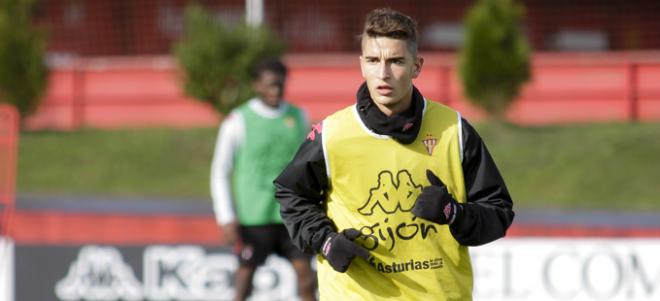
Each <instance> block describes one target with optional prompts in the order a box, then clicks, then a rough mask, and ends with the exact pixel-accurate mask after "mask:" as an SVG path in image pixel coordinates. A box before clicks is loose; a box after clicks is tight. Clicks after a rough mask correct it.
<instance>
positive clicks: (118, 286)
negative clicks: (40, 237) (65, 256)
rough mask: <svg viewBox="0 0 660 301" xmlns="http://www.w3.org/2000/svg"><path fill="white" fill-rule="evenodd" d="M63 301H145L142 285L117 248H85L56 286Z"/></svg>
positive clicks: (58, 295)
mask: <svg viewBox="0 0 660 301" xmlns="http://www.w3.org/2000/svg"><path fill="white" fill-rule="evenodd" d="M55 294H56V295H57V297H58V298H60V299H62V300H120V299H121V300H142V299H143V297H144V296H143V292H142V284H141V283H140V282H139V281H138V280H137V279H136V278H135V275H134V274H133V269H132V268H131V267H130V266H129V265H127V264H126V263H124V260H123V258H122V256H121V254H120V253H119V251H118V250H117V249H116V248H113V247H101V246H86V247H84V248H83V249H82V250H81V251H80V253H79V254H78V259H77V260H76V261H75V262H74V263H73V264H71V267H70V268H69V273H68V274H67V275H66V278H64V279H62V280H60V281H59V282H57V284H56V286H55Z"/></svg>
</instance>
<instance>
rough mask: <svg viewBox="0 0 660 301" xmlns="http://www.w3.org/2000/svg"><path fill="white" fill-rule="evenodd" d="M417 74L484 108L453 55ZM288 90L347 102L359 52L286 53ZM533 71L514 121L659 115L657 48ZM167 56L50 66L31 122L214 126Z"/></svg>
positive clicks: (546, 58) (433, 58)
mask: <svg viewBox="0 0 660 301" xmlns="http://www.w3.org/2000/svg"><path fill="white" fill-rule="evenodd" d="M425 58H426V63H425V65H424V68H423V71H422V75H421V76H420V78H419V79H417V80H416V81H415V85H417V86H418V87H419V88H420V89H421V91H422V92H423V94H424V95H425V96H426V97H427V98H429V99H433V100H436V101H440V102H443V103H447V104H449V105H450V106H452V107H454V108H456V109H458V110H459V111H461V112H462V113H463V114H464V115H465V116H466V117H468V118H470V119H479V118H481V117H482V116H483V114H482V113H481V112H480V111H479V110H478V109H477V108H475V107H474V106H472V105H470V104H469V103H468V102H467V101H466V100H465V98H464V97H463V92H462V89H461V85H460V82H459V79H458V74H457V72H456V68H455V65H454V64H453V62H454V61H455V57H454V56H451V55H437V54H426V55H425ZM286 61H287V63H288V64H289V66H290V67H291V72H290V79H289V82H288V84H287V93H286V97H287V98H288V99H290V100H291V101H292V102H294V103H296V104H299V105H301V106H302V107H303V108H304V109H306V110H307V112H308V114H309V115H310V117H311V119H312V120H319V119H322V118H323V117H324V116H326V115H327V114H328V113H330V112H332V111H334V110H337V109H339V108H342V107H344V106H347V105H349V104H351V103H352V102H353V99H354V94H355V90H356V89H357V87H358V86H359V84H360V83H361V82H362V78H361V76H360V70H359V65H358V58H357V54H334V55H333V54H325V55H292V56H289V57H287V58H286ZM532 65H533V67H532V68H533V70H532V73H533V78H532V80H531V81H530V82H529V83H528V84H527V85H526V86H525V87H524V89H523V92H522V94H521V96H520V99H519V100H518V101H517V102H516V103H515V104H514V106H513V107H512V108H511V109H510V111H509V112H508V116H509V118H510V119H511V120H512V121H514V122H517V123H522V124H547V123H564V122H593V121H625V120H642V121H648V120H660V53H658V52H646V53H634V54H630V53H600V54H587V53H585V54H576V53H572V54H536V55H535V56H534V59H533V64H532ZM180 87H181V82H180V76H179V73H178V71H177V70H176V66H175V63H174V62H173V61H172V60H171V58H169V57H137V58H104V59H99V58H95V59H82V60H76V61H74V62H73V63H71V64H66V65H64V66H61V67H55V68H54V70H53V71H52V73H51V77H50V86H49V89H48V92H47V94H46V98H45V99H44V102H43V104H42V106H41V107H40V108H39V111H38V113H37V114H36V115H35V116H32V117H30V118H29V119H28V120H27V127H28V128H29V129H44V128H53V129H73V128H78V127H82V126H88V127H98V128H117V127H145V126H165V127H171V126H175V127H195V126H215V125H216V124H217V122H218V120H219V118H218V116H217V114H216V113H215V112H213V110H212V109H211V108H210V107H209V106H207V105H205V104H202V103H200V102H197V101H195V100H193V99H190V98H188V97H186V96H184V94H183V92H182V90H181V88H180Z"/></svg>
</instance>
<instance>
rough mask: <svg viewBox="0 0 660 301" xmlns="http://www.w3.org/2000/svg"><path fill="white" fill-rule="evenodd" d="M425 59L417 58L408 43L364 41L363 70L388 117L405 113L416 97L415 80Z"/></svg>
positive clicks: (387, 39)
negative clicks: (413, 88) (413, 86)
mask: <svg viewBox="0 0 660 301" xmlns="http://www.w3.org/2000/svg"><path fill="white" fill-rule="evenodd" d="M423 63H424V60H423V59H422V58H420V57H414V56H413V54H412V52H410V49H408V45H407V44H406V41H403V40H397V39H392V38H387V37H368V36H365V37H364V38H363V39H362V56H360V68H361V69H362V77H363V78H364V79H365V80H366V81H367V87H368V88H369V94H370V95H371V98H372V99H373V100H374V102H375V103H376V105H377V106H378V108H379V109H380V110H381V111H383V113H385V114H386V115H388V116H389V115H392V114H393V113H399V112H402V111H405V110H406V109H407V108H408V107H409V106H410V101H411V98H412V80H413V78H417V76H418V75H419V72H420V71H421V69H422V64H423Z"/></svg>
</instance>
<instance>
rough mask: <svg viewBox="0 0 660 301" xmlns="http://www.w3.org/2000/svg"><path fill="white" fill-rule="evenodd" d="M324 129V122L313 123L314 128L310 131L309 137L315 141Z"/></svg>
mask: <svg viewBox="0 0 660 301" xmlns="http://www.w3.org/2000/svg"><path fill="white" fill-rule="evenodd" d="M322 131H323V124H322V123H320V122H319V123H317V124H315V125H312V130H311V131H309V134H307V139H308V140H311V141H314V140H316V134H319V135H320V134H321V132H322Z"/></svg>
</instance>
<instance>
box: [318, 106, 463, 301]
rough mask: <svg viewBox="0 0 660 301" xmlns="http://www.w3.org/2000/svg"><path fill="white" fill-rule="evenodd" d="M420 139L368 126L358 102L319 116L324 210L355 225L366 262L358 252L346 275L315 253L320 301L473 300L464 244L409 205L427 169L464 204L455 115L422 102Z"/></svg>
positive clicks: (336, 219) (343, 226)
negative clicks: (387, 133) (366, 253)
mask: <svg viewBox="0 0 660 301" xmlns="http://www.w3.org/2000/svg"><path fill="white" fill-rule="evenodd" d="M425 106H426V107H425V110H424V117H423V119H422V125H421V129H420V132H419V135H418V137H417V139H416V140H415V141H414V142H413V143H411V144H408V145H405V144H401V143H398V142H397V141H395V140H394V139H392V138H390V137H389V136H382V135H378V134H375V133H373V132H371V131H369V130H368V129H367V128H366V127H365V126H364V124H363V123H362V121H361V120H360V117H359V116H358V113H357V111H356V108H355V106H351V107H348V108H345V109H343V110H341V111H339V112H336V113H335V114H333V115H331V116H329V117H327V118H326V119H325V120H324V121H323V136H322V137H323V147H324V153H325V158H326V166H327V172H328V178H329V179H330V180H329V183H330V188H329V190H328V192H327V200H326V206H327V208H326V209H327V214H328V217H329V218H330V219H332V221H333V222H334V223H335V225H336V226H337V228H338V230H339V231H341V230H343V229H347V228H355V229H358V230H360V231H361V233H362V234H363V236H362V237H360V238H358V239H357V240H356V242H357V243H358V244H360V245H362V246H363V247H364V248H366V249H367V250H369V252H370V253H371V255H372V258H371V260H370V262H367V261H365V260H363V259H361V258H356V259H355V260H353V262H352V263H351V265H350V267H349V269H348V271H347V272H346V273H338V272H335V271H334V270H333V269H332V267H331V266H330V265H329V264H328V263H327V261H326V260H325V259H324V258H323V257H322V256H318V278H319V284H320V285H319V287H320V296H321V300H332V301H336V300H471V299H472V297H471V296H472V267H471V263H470V258H469V254H468V250H467V247H465V246H461V245H459V244H458V242H457V241H456V240H455V239H454V237H453V236H452V235H451V233H450V232H449V227H448V226H447V225H438V224H435V223H433V222H429V221H426V220H423V219H419V218H416V217H415V216H414V215H413V214H412V213H411V212H410V210H411V209H412V207H413V205H414V204H415V200H416V199H417V196H418V195H419V194H420V193H421V191H422V187H424V186H428V185H430V184H429V182H428V180H427V178H426V170H427V169H430V170H432V171H433V172H434V173H435V174H436V175H438V177H440V179H441V180H442V181H443V182H444V184H445V185H446V186H447V189H448V190H449V192H450V193H451V194H452V195H453V197H454V198H455V199H456V200H457V201H459V202H465V184H464V180H463V169H462V166H461V152H462V150H461V138H460V135H461V133H460V132H461V129H460V122H459V121H460V115H459V114H458V113H457V112H455V111H453V110H451V109H449V108H448V107H445V106H443V105H441V104H438V103H434V102H428V101H425Z"/></svg>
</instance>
